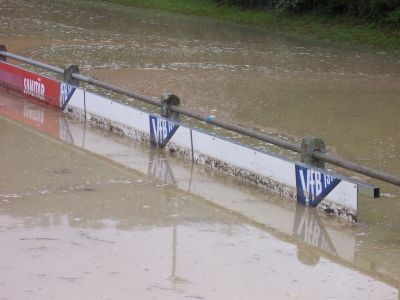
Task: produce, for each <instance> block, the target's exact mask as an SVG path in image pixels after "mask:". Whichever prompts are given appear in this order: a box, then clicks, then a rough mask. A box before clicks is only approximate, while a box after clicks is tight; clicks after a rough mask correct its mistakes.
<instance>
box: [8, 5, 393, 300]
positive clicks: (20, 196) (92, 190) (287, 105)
mask: <svg viewBox="0 0 400 300" xmlns="http://www.w3.org/2000/svg"><path fill="white" fill-rule="evenodd" d="M71 3H72V5H71ZM0 24H1V27H2V31H1V32H0V44H5V45H6V46H7V47H8V49H9V51H11V52H14V53H18V54H21V55H25V56H28V57H31V58H34V59H37V60H40V61H44V62H46V63H49V64H53V65H57V66H65V65H67V64H70V63H75V64H77V65H79V66H80V68H81V72H82V73H84V74H88V75H91V76H95V77H96V78H99V79H102V80H105V81H108V82H113V83H115V84H118V85H120V86H124V87H128V88H131V89H134V90H137V91H139V92H142V93H144V94H146V95H151V96H157V97H159V96H160V95H161V94H163V93H164V92H165V91H172V92H174V93H175V94H177V95H179V96H180V97H181V100H182V102H183V105H185V106H187V107H191V108H193V109H196V110H198V111H202V112H206V113H211V114H214V115H216V116H217V117H221V118H223V119H227V120H230V121H233V122H236V123H241V124H245V125H248V126H251V127H256V128H260V129H262V130H264V131H266V132H271V133H274V134H282V135H283V136H285V137H287V138H289V139H292V140H300V139H301V138H302V137H303V136H305V135H309V134H314V135H317V136H320V137H322V138H323V139H324V140H325V141H326V143H327V145H328V149H329V151H330V152H334V153H336V154H338V155H340V156H342V157H345V158H348V159H351V160H354V161H358V162H361V163H364V164H367V165H370V166H373V167H377V168H379V169H382V170H385V171H388V172H391V173H394V174H397V175H398V174H399V172H400V160H399V153H400V130H399V128H400V119H399V118H398V115H399V113H400V105H399V104H400V84H399V83H400V59H399V57H398V56H395V55H393V54H387V53H381V52H376V51H372V50H368V51H367V50H359V49H343V48H338V47H333V46H330V45H325V44H323V43H316V42H310V41H300V40H296V39H291V38H285V37H280V36H275V35H271V34H266V33H263V32H259V31H256V30H254V29H251V28H247V27H241V26H233V25H229V24H224V23H218V22H214V21H209V20H204V19H200V18H192V17H185V16H176V15H170V14H166V13H160V12H157V11H148V10H139V9H134V8H121V7H119V6H113V5H107V6H106V5H105V4H101V3H96V4H92V3H91V2H87V1H72V2H71V1H70V2H69V3H68V5H67V4H65V3H63V1H52V2H49V1H20V0H17V1H3V0H0ZM100 92H102V91H100ZM0 112H1V116H2V117H0V137H1V143H0V157H1V158H0V163H1V166H2V168H1V172H0V178H1V185H0V247H1V249H2V251H1V253H2V258H3V259H2V261H1V263H0V299H49V298H57V299H60V298H61V299H64V298H65V299H67V298H68V299H71V298H75V299H87V298H104V299H126V298H131V297H133V295H134V296H135V297H137V298H140V299H187V298H189V299H190V298H194V299H246V298H250V299H264V298H265V297H267V296H268V298H271V299H328V298H329V299H330V298H337V299H399V291H398V289H399V286H400V283H399V280H400V263H399V262H400V217H399V211H400V202H399V200H400V196H399V195H400V191H399V189H396V188H393V187H390V186H387V185H382V184H380V183H379V185H380V186H382V191H383V194H384V195H383V197H382V198H381V199H378V200H373V199H363V200H362V202H361V203H360V219H361V222H360V224H357V225H351V224H347V223H345V222H343V221H341V220H336V219H333V218H331V217H329V216H326V215H323V214H321V212H319V211H316V210H311V209H305V208H303V207H297V206H296V205H295V204H294V203H292V202H290V201H287V200H285V199H279V198H277V197H276V196H274V195H271V194H269V193H266V192H265V191H263V190H259V189H256V188H254V187H253V186H249V185H246V184H244V183H241V182H238V181H236V180H234V179H232V178H227V177H226V176H224V175H223V174H219V173H217V172H214V171H211V170H209V169H207V168H202V167H199V166H192V165H191V163H190V162H184V161H181V160H179V159H176V158H174V157H172V156H170V155H168V154H162V153H159V152H158V151H154V150H152V149H150V148H148V147H147V146H145V145H140V144H135V143H131V142H129V141H127V140H125V139H123V138H121V137H117V136H112V135H109V134H107V133H104V132H102V131H100V130H98V129H94V128H90V127H89V126H85V125H84V124H81V123H78V122H76V121H74V120H71V119H66V118H64V117H62V116H61V115H59V114H58V113H57V112H55V111H52V110H49V109H47V108H44V107H40V106H36V105H35V104H32V103H28V102H26V101H24V100H23V99H21V98H19V97H17V96H13V95H10V94H8V93H6V92H4V91H0ZM21 124H23V125H21ZM93 153H95V154H93ZM360 178H362V177H360ZM362 179H364V178H362ZM369 182H373V183H375V184H378V183H377V182H374V181H372V180H370V181H369ZM66 291H68V292H66Z"/></svg>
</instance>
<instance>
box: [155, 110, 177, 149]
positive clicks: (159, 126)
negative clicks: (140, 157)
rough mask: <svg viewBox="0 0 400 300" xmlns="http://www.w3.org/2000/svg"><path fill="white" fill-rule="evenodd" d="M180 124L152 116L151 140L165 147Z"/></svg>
mask: <svg viewBox="0 0 400 300" xmlns="http://www.w3.org/2000/svg"><path fill="white" fill-rule="evenodd" d="M178 127H179V126H178V125H175V124H174V123H172V122H171V121H168V120H165V119H161V118H158V117H155V116H150V142H151V144H152V145H158V146H159V147H160V148H164V147H165V145H166V144H167V143H168V141H169V140H170V139H171V138H172V136H173V135H174V133H175V132H176V130H177V129H178Z"/></svg>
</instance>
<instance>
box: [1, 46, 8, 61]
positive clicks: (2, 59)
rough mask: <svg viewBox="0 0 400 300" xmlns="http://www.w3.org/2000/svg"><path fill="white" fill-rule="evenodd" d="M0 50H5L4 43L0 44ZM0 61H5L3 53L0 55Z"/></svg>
mask: <svg viewBox="0 0 400 300" xmlns="http://www.w3.org/2000/svg"><path fill="white" fill-rule="evenodd" d="M0 51H4V52H7V47H6V46H4V45H0ZM0 61H7V57H5V56H4V55H0Z"/></svg>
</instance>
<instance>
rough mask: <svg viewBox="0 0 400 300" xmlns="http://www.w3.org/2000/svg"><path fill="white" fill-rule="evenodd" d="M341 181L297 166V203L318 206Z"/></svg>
mask: <svg viewBox="0 0 400 300" xmlns="http://www.w3.org/2000/svg"><path fill="white" fill-rule="evenodd" d="M340 181H341V180H340V179H337V178H335V177H333V176H331V175H327V174H324V173H321V172H319V171H316V170H313V169H308V168H306V167H301V166H298V165H296V187H297V201H298V202H301V203H304V204H307V205H310V206H317V205H318V204H319V203H320V202H321V201H322V200H324V199H325V197H326V196H327V195H328V194H329V193H330V192H331V191H332V190H333V189H334V188H335V187H336V186H337V185H338V184H339V182H340Z"/></svg>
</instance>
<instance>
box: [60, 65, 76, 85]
mask: <svg viewBox="0 0 400 300" xmlns="http://www.w3.org/2000/svg"><path fill="white" fill-rule="evenodd" d="M72 74H79V68H78V66H77V65H69V66H67V67H66V68H65V70H64V81H65V82H66V83H68V84H71V85H73V86H79V79H76V78H73V77H72Z"/></svg>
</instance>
